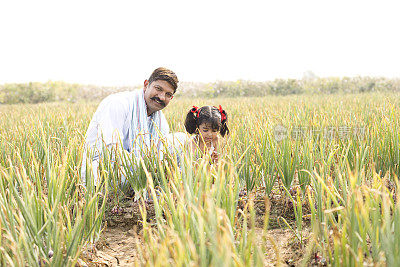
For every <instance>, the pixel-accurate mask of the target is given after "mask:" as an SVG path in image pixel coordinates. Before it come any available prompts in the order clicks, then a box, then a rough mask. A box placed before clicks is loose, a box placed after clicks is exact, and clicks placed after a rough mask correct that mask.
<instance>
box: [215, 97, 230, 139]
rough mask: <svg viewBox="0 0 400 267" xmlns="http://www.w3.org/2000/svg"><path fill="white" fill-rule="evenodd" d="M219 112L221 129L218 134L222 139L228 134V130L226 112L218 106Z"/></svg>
mask: <svg viewBox="0 0 400 267" xmlns="http://www.w3.org/2000/svg"><path fill="white" fill-rule="evenodd" d="M218 110H219V112H220V113H221V129H220V131H219V133H220V134H221V136H222V137H224V136H225V135H226V134H229V129H228V124H227V121H228V114H226V111H225V110H223V109H222V107H221V105H219V109H218Z"/></svg>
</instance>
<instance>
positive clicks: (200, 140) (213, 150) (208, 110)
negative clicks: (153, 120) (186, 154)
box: [185, 105, 229, 163]
mask: <svg viewBox="0 0 400 267" xmlns="http://www.w3.org/2000/svg"><path fill="white" fill-rule="evenodd" d="M227 121H228V117H227V114H226V111H225V110H223V109H222V107H221V105H220V106H219V108H217V107H213V106H204V107H201V108H198V107H196V106H193V108H192V109H191V110H190V111H189V112H188V113H187V115H186V120H185V128H186V131H187V132H188V133H189V134H194V137H192V138H190V141H189V142H190V147H191V149H192V152H193V153H195V155H196V156H197V158H199V157H202V156H204V155H205V154H208V155H209V156H210V157H211V159H212V162H214V163H216V162H217V161H218V153H217V148H218V133H219V134H220V135H221V136H222V137H224V136H225V135H227V134H229V129H228V125H227Z"/></svg>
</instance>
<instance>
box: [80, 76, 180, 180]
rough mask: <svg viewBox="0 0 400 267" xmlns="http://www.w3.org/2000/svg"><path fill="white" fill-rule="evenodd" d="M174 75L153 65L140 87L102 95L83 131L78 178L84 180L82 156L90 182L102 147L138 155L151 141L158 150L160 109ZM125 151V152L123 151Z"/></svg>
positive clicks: (163, 124)
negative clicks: (88, 164)
mask: <svg viewBox="0 0 400 267" xmlns="http://www.w3.org/2000/svg"><path fill="white" fill-rule="evenodd" d="M177 87H178V78H177V76H176V74H175V73H174V72H172V71H171V70H169V69H166V68H157V69H155V70H154V71H153V73H152V74H151V76H150V78H149V79H148V80H145V81H144V87H143V89H141V90H136V91H128V92H121V93H117V94H113V95H110V96H108V97H106V98H105V99H104V100H103V101H102V102H101V103H100V105H99V107H98V108H97V110H96V112H95V113H94V115H93V118H92V120H91V122H90V124H89V128H88V130H87V132H86V149H85V153H84V159H83V163H82V172H81V173H82V179H83V182H84V183H85V182H86V176H87V175H86V160H87V159H86V158H88V161H89V162H90V161H91V162H92V169H93V177H94V184H97V175H98V174H97V168H98V165H99V158H100V156H101V154H102V149H103V147H107V148H109V147H112V146H113V145H117V144H118V145H120V146H122V148H123V149H124V151H126V152H128V153H133V154H134V155H135V156H136V157H139V156H140V155H141V151H142V149H143V148H144V147H147V148H149V147H150V145H151V143H154V144H156V145H157V148H158V151H159V152H160V149H161V142H159V139H160V138H161V137H162V136H165V135H167V134H168V132H169V127H168V123H167V121H166V119H165V117H164V114H163V113H162V112H161V110H162V109H163V108H165V107H166V106H167V105H168V104H169V102H170V101H171V99H172V98H173V96H174V94H175V92H176V89H177ZM126 152H125V153H126Z"/></svg>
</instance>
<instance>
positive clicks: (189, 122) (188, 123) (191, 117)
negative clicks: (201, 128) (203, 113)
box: [185, 106, 199, 134]
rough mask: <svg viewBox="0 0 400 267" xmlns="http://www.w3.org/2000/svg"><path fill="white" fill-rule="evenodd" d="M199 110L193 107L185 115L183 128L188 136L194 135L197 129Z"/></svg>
mask: <svg viewBox="0 0 400 267" xmlns="http://www.w3.org/2000/svg"><path fill="white" fill-rule="evenodd" d="M198 114H199V109H198V107H196V106H193V108H192V109H191V110H189V112H188V114H187V115H186V120H185V128H186V131H187V132H188V133H189V134H194V133H195V132H196V129H197V123H196V120H197V118H198Z"/></svg>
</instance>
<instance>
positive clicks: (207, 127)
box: [199, 123, 218, 145]
mask: <svg viewBox="0 0 400 267" xmlns="http://www.w3.org/2000/svg"><path fill="white" fill-rule="evenodd" d="M199 134H200V135H201V137H200V138H199V139H200V140H201V138H203V139H204V142H205V143H206V144H207V145H211V142H212V141H215V140H217V139H218V130H217V129H213V128H212V127H211V124H210V123H202V124H200V126H199Z"/></svg>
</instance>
